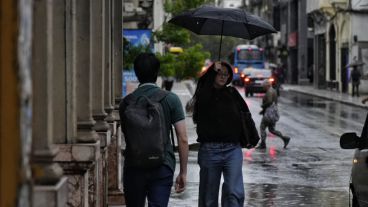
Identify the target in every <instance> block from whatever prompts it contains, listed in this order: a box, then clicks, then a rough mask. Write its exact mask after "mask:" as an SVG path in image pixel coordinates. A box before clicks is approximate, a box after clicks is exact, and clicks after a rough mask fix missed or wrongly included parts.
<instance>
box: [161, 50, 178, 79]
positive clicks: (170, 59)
mask: <svg viewBox="0 0 368 207" xmlns="http://www.w3.org/2000/svg"><path fill="white" fill-rule="evenodd" d="M157 58H158V59H159V60H160V71H159V75H161V76H165V77H169V76H175V63H176V59H177V55H174V54H171V53H167V54H165V55H161V54H159V53H157Z"/></svg>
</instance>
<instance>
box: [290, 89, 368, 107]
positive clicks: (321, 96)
mask: <svg viewBox="0 0 368 207" xmlns="http://www.w3.org/2000/svg"><path fill="white" fill-rule="evenodd" d="M287 91H291V92H294V93H301V94H305V95H310V96H315V97H318V98H323V99H326V100H332V101H338V102H340V103H343V104H345V105H350V106H356V107H360V108H363V109H368V106H367V105H363V104H360V103H353V102H350V101H346V100H342V99H337V98H332V97H327V96H323V95H320V94H317V93H311V92H305V91H300V90H297V89H292V88H291V89H287Z"/></svg>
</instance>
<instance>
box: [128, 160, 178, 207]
mask: <svg viewBox="0 0 368 207" xmlns="http://www.w3.org/2000/svg"><path fill="white" fill-rule="evenodd" d="M173 178H174V172H173V171H172V170H171V169H170V168H169V167H168V166H166V165H162V166H161V167H159V168H156V169H148V170H146V169H137V168H130V167H125V168H124V174H123V181H124V195H125V200H126V204H127V207H144V205H145V201H146V197H147V200H148V206H149V207H165V206H167V205H168V203H169V197H170V192H171V187H172V185H173Z"/></svg>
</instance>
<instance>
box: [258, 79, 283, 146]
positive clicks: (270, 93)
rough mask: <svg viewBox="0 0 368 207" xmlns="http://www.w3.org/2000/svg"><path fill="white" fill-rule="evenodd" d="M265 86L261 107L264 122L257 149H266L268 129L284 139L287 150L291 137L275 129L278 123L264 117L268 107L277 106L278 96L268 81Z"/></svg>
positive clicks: (262, 122)
mask: <svg viewBox="0 0 368 207" xmlns="http://www.w3.org/2000/svg"><path fill="white" fill-rule="evenodd" d="M263 84H264V87H265V89H266V94H265V95H264V97H263V100H262V106H261V107H262V111H261V112H260V114H261V115H263V117H262V120H261V126H260V131H261V142H260V144H259V145H258V146H257V149H265V148H266V138H267V133H266V129H267V128H268V130H269V131H270V132H271V133H272V134H275V135H276V136H278V137H280V138H281V139H282V141H283V142H284V148H286V147H287V145H288V144H289V142H290V137H288V136H284V135H283V134H282V133H281V132H280V131H278V130H276V128H275V127H276V122H277V121H275V122H273V121H270V120H268V119H267V118H265V116H264V113H265V112H266V110H267V108H268V107H270V106H271V105H272V104H275V105H277V94H276V91H275V89H273V88H272V84H271V82H270V81H267V80H266V81H265V82H263Z"/></svg>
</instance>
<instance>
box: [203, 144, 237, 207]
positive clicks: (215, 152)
mask: <svg viewBox="0 0 368 207" xmlns="http://www.w3.org/2000/svg"><path fill="white" fill-rule="evenodd" d="M198 164H199V167H200V175H199V176H200V181H199V199H198V206H199V207H217V206H218V194H219V188H220V181H221V174H223V177H224V183H223V184H222V196H221V206H222V207H237V206H239V207H242V206H243V205H244V185H243V174H242V164H243V154H242V151H241V147H240V145H239V144H233V143H201V145H200V148H199V152H198Z"/></svg>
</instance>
